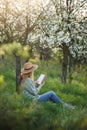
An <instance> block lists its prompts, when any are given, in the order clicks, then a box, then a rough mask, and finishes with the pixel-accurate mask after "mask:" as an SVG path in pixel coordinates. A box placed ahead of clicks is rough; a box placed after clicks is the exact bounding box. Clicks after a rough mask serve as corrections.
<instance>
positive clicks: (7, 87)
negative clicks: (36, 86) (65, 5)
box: [0, 59, 87, 130]
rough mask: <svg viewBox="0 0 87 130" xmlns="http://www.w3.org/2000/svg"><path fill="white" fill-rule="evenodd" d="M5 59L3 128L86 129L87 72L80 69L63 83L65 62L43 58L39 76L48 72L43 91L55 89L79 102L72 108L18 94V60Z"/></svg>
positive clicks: (1, 67)
mask: <svg viewBox="0 0 87 130" xmlns="http://www.w3.org/2000/svg"><path fill="white" fill-rule="evenodd" d="M8 61H9V60H8V59H5V60H4V61H3V63H1V64H0V85H1V87H0V129H6V130H8V129H9V130H10V129H11V130H19V129H21V130H28V129H31V130H34V129H35V130H44V129H45V130H86V129H87V101H86V99H87V85H86V83H87V81H86V78H85V73H84V72H85V71H84V70H83V69H82V68H81V71H79V73H78V70H77V69H76V70H75V72H74V73H73V81H72V84H68V83H67V84H62V83H61V65H60V64H59V63H57V62H53V61H49V62H45V61H40V62H35V61H34V60H32V61H33V63H36V64H38V65H39V68H38V70H36V72H35V79H36V78H38V77H39V75H40V74H41V73H45V74H46V75H47V80H46V83H45V85H44V86H43V88H42V89H41V91H40V94H42V93H44V92H47V91H50V90H53V91H55V92H56V94H57V95H58V96H59V97H60V98H61V99H62V100H63V101H65V102H67V103H71V104H73V105H76V109H75V110H69V109H67V108H64V107H63V106H62V105H59V104H55V103H51V102H44V103H40V102H35V101H33V102H32V101H31V100H30V99H28V98H25V97H23V95H22V94H20V95H18V94H17V93H16V92H15V90H16V86H15V63H14V62H12V60H11V62H8Z"/></svg>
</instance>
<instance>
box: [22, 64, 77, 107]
mask: <svg viewBox="0 0 87 130" xmlns="http://www.w3.org/2000/svg"><path fill="white" fill-rule="evenodd" d="M37 68H38V65H35V64H32V63H31V62H27V63H25V64H24V68H23V69H22V71H21V86H22V88H23V94H24V95H25V96H28V97H30V98H31V99H34V100H38V101H48V100H49V101H52V102H55V103H58V104H63V105H64V106H65V107H68V108H70V109H74V108H75V107H74V106H72V105H70V104H67V103H64V102H63V101H62V100H61V99H60V98H59V97H58V96H57V95H56V94H55V92H54V91H49V92H46V93H44V94H42V95H39V91H40V89H41V87H42V86H43V85H44V83H42V84H41V85H39V87H38V88H37V87H35V86H36V84H37V81H35V82H34V71H35V70H36V69H37Z"/></svg>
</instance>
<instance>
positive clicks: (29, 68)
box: [25, 66, 33, 70]
mask: <svg viewBox="0 0 87 130" xmlns="http://www.w3.org/2000/svg"><path fill="white" fill-rule="evenodd" d="M32 68H33V66H32V67H30V68H28V69H25V70H31V69H32Z"/></svg>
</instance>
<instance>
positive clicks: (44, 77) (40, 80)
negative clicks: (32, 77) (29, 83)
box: [37, 74, 46, 84]
mask: <svg viewBox="0 0 87 130" xmlns="http://www.w3.org/2000/svg"><path fill="white" fill-rule="evenodd" d="M45 80H46V75H45V74H41V75H40V76H39V78H38V79H37V83H38V84H42V83H43V82H44V81H45Z"/></svg>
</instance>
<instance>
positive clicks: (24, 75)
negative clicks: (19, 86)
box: [20, 72, 34, 82]
mask: <svg viewBox="0 0 87 130" xmlns="http://www.w3.org/2000/svg"><path fill="white" fill-rule="evenodd" d="M26 78H30V79H32V80H33V81H34V72H30V73H27V74H23V73H22V74H21V76H20V82H21V81H22V80H23V79H26Z"/></svg>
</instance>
